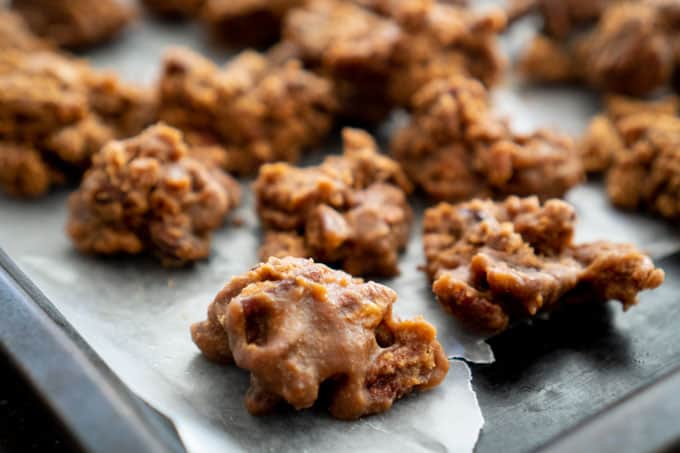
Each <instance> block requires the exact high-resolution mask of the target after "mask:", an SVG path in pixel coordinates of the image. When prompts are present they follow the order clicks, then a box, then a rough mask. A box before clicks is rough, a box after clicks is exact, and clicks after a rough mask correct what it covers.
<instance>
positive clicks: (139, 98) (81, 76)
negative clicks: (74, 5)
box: [0, 26, 155, 197]
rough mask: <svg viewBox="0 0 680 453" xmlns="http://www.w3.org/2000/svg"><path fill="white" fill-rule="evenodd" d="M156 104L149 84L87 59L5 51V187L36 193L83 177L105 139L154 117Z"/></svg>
mask: <svg viewBox="0 0 680 453" xmlns="http://www.w3.org/2000/svg"><path fill="white" fill-rule="evenodd" d="M1 28H2V26H0V29H1ZM154 105H155V101H154V98H153V95H152V94H151V93H149V92H148V91H145V90H143V89H140V88H137V87H133V86H129V85H126V84H123V83H121V82H120V81H119V80H118V79H117V78H116V77H114V76H113V75H110V74H107V73H103V72H98V71H95V70H93V69H92V68H90V67H89V66H88V65H87V64H86V63H84V62H82V61H79V60H76V59H73V58H69V57H66V56H63V55H60V54H57V53H54V52H51V51H49V50H35V51H32V52H30V53H27V52H23V51H20V50H16V49H6V50H4V51H2V52H0V149H2V150H3V151H2V152H3V153H5V154H7V155H6V156H4V158H3V159H4V160H5V161H7V162H8V165H7V166H4V167H3V168H2V169H0V172H2V176H1V177H0V187H1V188H2V189H3V190H4V191H5V192H7V193H9V194H11V195H14V196H20V197H37V196H40V195H43V194H44V193H46V192H47V191H48V190H49V188H50V187H51V186H52V185H54V184H59V183H61V182H62V181H63V180H64V179H65V178H66V177H69V178H77V177H79V176H80V174H81V173H82V172H83V171H84V170H85V169H86V168H87V167H88V166H89V165H90V157H91V156H92V154H93V153H94V152H96V151H97V150H99V148H101V146H102V145H103V144H104V143H106V142H107V141H109V140H111V139H113V138H115V137H121V136H126V135H129V134H133V133H136V132H138V131H140V130H141V129H142V128H143V127H144V126H146V125H147V124H149V123H151V122H152V120H153V117H154V116H155V107H154ZM22 150H23V151H22ZM10 154H11V155H10ZM28 181H34V182H32V183H28Z"/></svg>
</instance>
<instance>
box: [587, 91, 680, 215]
mask: <svg viewBox="0 0 680 453" xmlns="http://www.w3.org/2000/svg"><path fill="white" fill-rule="evenodd" d="M679 106H680V101H679V100H678V98H677V97H675V96H668V97H666V98H661V99H658V100H652V101H642V100H637V99H630V98H626V97H622V96H610V97H609V98H607V110H606V113H604V114H600V115H598V116H596V117H595V118H593V119H592V120H591V122H590V125H589V126H588V129H587V131H586V133H585V135H584V136H583V139H582V140H581V153H582V156H583V161H584V165H585V167H586V169H587V170H588V171H590V172H593V173H606V175H607V192H608V194H609V198H610V199H611V201H612V203H613V204H614V205H616V206H618V207H620V208H623V209H630V210H637V209H643V210H647V211H651V212H654V213H656V214H660V215H661V216H663V217H667V218H669V219H676V218H680V153H679V151H678V150H679V149H680V117H678V108H679Z"/></svg>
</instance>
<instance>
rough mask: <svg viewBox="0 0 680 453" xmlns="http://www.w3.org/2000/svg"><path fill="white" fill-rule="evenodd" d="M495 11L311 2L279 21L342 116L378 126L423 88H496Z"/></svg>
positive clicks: (374, 0) (369, 0)
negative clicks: (456, 83) (434, 84)
mask: <svg viewBox="0 0 680 453" xmlns="http://www.w3.org/2000/svg"><path fill="white" fill-rule="evenodd" d="M504 26H505V16H504V14H503V13H502V12H501V11H498V10H493V11H489V12H485V13H481V12H476V11H473V10H471V9H467V8H464V7H461V6H455V5H453V4H450V3H445V2H438V1H431V0H413V1H408V2H394V1H382V0H357V1H355V2H347V1H340V0H311V1H308V2H307V3H305V5H304V6H302V7H300V8H296V9H294V10H292V11H291V12H290V13H289V14H288V15H287V16H286V18H285V21H284V32H283V35H284V40H285V41H286V42H287V43H288V44H289V45H290V46H292V47H293V48H294V49H295V52H294V54H296V55H298V56H299V57H300V58H301V59H302V60H303V61H304V62H305V64H306V65H307V66H309V67H310V68H313V69H314V70H316V71H318V72H319V73H321V74H322V75H324V76H325V77H327V78H329V79H330V80H331V81H332V82H333V84H334V90H335V92H336V94H337V96H338V98H339V99H340V103H341V108H342V114H343V115H344V116H348V117H351V118H356V119H360V120H367V121H379V120H381V119H383V118H384V117H385V116H386V114H387V113H388V112H389V111H390V110H391V109H392V107H394V106H406V105H408V103H409V101H410V98H411V96H412V95H413V93H415V91H416V90H417V89H418V88H420V87H421V86H422V85H424V84H425V83H427V82H429V81H431V80H434V79H438V78H442V77H448V76H451V75H455V74H464V75H470V76H473V77H476V78H479V79H481V80H483V81H484V82H485V83H487V84H492V83H494V82H496V81H497V80H498V78H499V76H500V74H501V72H502V69H503V67H504V59H503V57H502V56H501V54H500V52H499V49H498V43H497V36H498V34H499V33H500V32H501V31H502V30H503V28H504Z"/></svg>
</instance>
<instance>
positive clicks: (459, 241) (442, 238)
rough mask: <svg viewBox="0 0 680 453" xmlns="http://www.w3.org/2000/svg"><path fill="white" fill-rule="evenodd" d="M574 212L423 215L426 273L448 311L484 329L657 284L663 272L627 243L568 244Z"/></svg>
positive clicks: (503, 207) (630, 297)
mask: <svg viewBox="0 0 680 453" xmlns="http://www.w3.org/2000/svg"><path fill="white" fill-rule="evenodd" d="M574 222H575V214H574V210H573V208H572V207H571V206H570V205H569V204H567V203H565V202H562V201H559V200H549V201H547V202H546V203H545V204H540V203H539V201H538V199H537V198H536V197H530V198H518V197H510V198H508V199H507V200H505V201H503V202H492V201H488V200H479V199H476V200H472V201H470V202H466V203H461V204H458V205H450V204H446V203H442V204H440V205H438V206H436V207H434V208H431V209H428V210H427V211H426V212H425V218H424V227H423V228H424V236H423V242H424V248H425V256H426V258H427V272H428V275H429V276H430V278H431V279H432V281H433V285H432V289H433V291H434V293H435V295H436V296H437V300H438V301H439V302H440V303H441V304H442V306H443V307H444V308H445V309H446V310H447V311H449V312H450V313H451V314H453V315H454V316H456V317H457V318H460V319H461V320H463V321H465V322H467V323H469V324H470V325H473V326H475V327H477V328H480V329H482V330H486V331H494V332H497V331H502V330H504V329H506V328H507V327H508V325H509V324H510V323H511V322H513V321H515V320H518V319H523V318H529V317H533V316H536V315H537V314H538V313H541V312H547V311H551V310H554V309H556V308H558V307H559V306H561V305H564V304H570V303H601V302H605V301H607V300H609V299H617V300H619V301H621V303H622V304H623V306H624V308H625V309H627V308H629V307H631V306H632V305H635V304H636V303H637V302H638V300H637V294H638V293H639V292H640V291H642V290H646V289H653V288H656V287H658V286H659V285H661V283H663V280H664V273H663V271H662V270H660V269H657V268H655V267H654V264H653V263H652V261H651V259H650V258H649V257H648V256H646V255H645V254H643V253H642V252H640V251H639V250H638V249H637V248H635V247H634V246H633V245H631V244H616V243H612V242H608V241H599V242H592V243H586V244H573V243H572V236H573V231H574Z"/></svg>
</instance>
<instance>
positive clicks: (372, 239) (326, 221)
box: [254, 129, 413, 276]
mask: <svg viewBox="0 0 680 453" xmlns="http://www.w3.org/2000/svg"><path fill="white" fill-rule="evenodd" d="M343 138H344V142H345V152H344V154H343V155H342V156H331V157H328V158H326V160H324V162H323V163H322V164H321V165H319V166H316V167H308V168H297V167H292V166H290V165H287V164H268V165H264V166H263V167H262V168H261V169H260V174H259V176H258V178H257V180H256V181H255V184H254V190H255V193H256V197H257V211H258V214H259V216H260V219H261V221H262V223H263V225H264V227H265V228H266V229H267V230H268V232H267V234H266V235H265V239H264V244H263V246H262V248H261V249H260V257H261V259H262V260H266V259H267V258H269V257H270V256H277V257H284V256H299V257H313V258H315V259H317V260H320V261H324V262H326V263H337V264H339V265H341V266H342V268H343V269H345V270H346V271H348V272H350V273H352V274H353V275H382V276H391V275H395V274H397V273H398V272H399V270H398V266H397V261H398V258H399V252H400V251H401V250H403V249H404V247H405V246H406V243H407V241H408V237H409V233H410V225H411V220H412V217H413V214H412V211H411V208H410V207H409V205H408V201H407V199H406V193H408V192H410V190H411V187H410V184H409V183H408V181H407V180H406V176H405V175H404V174H403V173H402V171H401V168H400V167H399V165H398V164H397V163H396V162H394V161H392V160H391V159H389V158H387V157H384V156H381V155H380V154H379V153H378V150H377V146H376V144H375V142H374V141H373V139H372V138H371V136H370V135H368V134H367V133H365V132H363V131H359V130H356V129H345V130H344V131H343Z"/></svg>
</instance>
